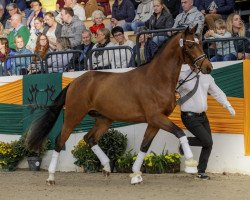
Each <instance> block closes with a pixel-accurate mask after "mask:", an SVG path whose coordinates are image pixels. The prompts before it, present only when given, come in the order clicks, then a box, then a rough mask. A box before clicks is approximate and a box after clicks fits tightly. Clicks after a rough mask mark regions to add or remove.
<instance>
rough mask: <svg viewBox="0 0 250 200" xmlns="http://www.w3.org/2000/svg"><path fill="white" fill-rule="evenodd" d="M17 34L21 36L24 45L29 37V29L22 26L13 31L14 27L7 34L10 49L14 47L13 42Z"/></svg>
mask: <svg viewBox="0 0 250 200" xmlns="http://www.w3.org/2000/svg"><path fill="white" fill-rule="evenodd" d="M17 35H20V36H23V41H24V45H25V46H26V44H27V43H28V41H29V37H30V31H29V29H28V28H27V27H26V26H22V27H20V28H19V29H18V31H17V32H15V29H13V30H12V31H11V32H10V33H9V35H8V36H7V39H8V42H9V47H10V48H11V49H16V45H15V43H14V39H15V37H16V36H17Z"/></svg>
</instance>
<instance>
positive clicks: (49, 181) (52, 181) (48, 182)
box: [46, 180, 56, 185]
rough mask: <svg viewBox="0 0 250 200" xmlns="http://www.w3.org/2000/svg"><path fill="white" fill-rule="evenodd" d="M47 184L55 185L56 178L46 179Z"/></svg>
mask: <svg viewBox="0 0 250 200" xmlns="http://www.w3.org/2000/svg"><path fill="white" fill-rule="evenodd" d="M46 184H47V185H55V184H56V182H55V181H54V180H46Z"/></svg>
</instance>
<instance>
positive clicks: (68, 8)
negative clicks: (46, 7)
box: [62, 7, 74, 17]
mask: <svg viewBox="0 0 250 200" xmlns="http://www.w3.org/2000/svg"><path fill="white" fill-rule="evenodd" d="M62 10H64V11H65V13H66V14H69V15H70V16H71V17H74V11H73V9H72V8H70V7H64V8H62Z"/></svg>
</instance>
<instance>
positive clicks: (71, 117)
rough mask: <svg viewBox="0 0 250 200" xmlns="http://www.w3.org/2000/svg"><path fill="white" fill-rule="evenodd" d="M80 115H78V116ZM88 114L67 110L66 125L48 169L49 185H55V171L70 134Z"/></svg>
mask: <svg viewBox="0 0 250 200" xmlns="http://www.w3.org/2000/svg"><path fill="white" fill-rule="evenodd" d="M77 113H78V114H77ZM86 114H87V112H86V113H84V112H77V109H75V110H74V109H71V110H69V109H66V110H65V115H64V123H63V127H62V131H61V134H59V135H58V137H57V139H56V145H55V149H54V151H53V153H52V159H51V161H50V165H49V168H48V171H49V177H48V179H47V180H46V183H47V185H54V184H55V171H56V167H57V162H58V158H59V154H60V151H61V150H62V148H63V146H64V145H65V143H66V141H67V140H68V138H69V136H70V134H71V133H72V131H73V130H74V128H75V127H76V125H77V124H79V123H80V121H81V120H82V119H83V117H84V116H85V115H86Z"/></svg>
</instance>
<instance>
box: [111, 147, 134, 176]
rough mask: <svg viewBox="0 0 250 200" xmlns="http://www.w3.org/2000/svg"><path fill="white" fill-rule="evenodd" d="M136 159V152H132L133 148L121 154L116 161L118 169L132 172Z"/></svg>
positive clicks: (123, 171)
mask: <svg viewBox="0 0 250 200" xmlns="http://www.w3.org/2000/svg"><path fill="white" fill-rule="evenodd" d="M135 160H136V154H135V153H132V149H131V150H129V151H128V152H126V153H124V154H123V155H121V156H119V157H118V159H117V161H116V163H115V167H116V171H117V172H120V173H132V166H133V164H134V162H135Z"/></svg>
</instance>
